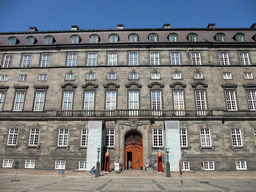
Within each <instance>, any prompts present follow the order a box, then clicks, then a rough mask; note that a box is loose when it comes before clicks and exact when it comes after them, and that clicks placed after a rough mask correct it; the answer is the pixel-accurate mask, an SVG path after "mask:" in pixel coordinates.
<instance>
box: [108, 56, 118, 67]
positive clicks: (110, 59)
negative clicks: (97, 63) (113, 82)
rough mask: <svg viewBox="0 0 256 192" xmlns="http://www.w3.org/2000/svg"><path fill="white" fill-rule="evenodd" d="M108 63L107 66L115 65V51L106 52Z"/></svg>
mask: <svg viewBox="0 0 256 192" xmlns="http://www.w3.org/2000/svg"><path fill="white" fill-rule="evenodd" d="M108 65H109V66H116V65H117V54H116V53H109V54H108Z"/></svg>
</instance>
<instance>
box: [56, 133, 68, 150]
mask: <svg viewBox="0 0 256 192" xmlns="http://www.w3.org/2000/svg"><path fill="white" fill-rule="evenodd" d="M58 146H60V147H62V146H68V129H59V138H58Z"/></svg>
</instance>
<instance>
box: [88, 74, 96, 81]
mask: <svg viewBox="0 0 256 192" xmlns="http://www.w3.org/2000/svg"><path fill="white" fill-rule="evenodd" d="M86 79H87V80H94V79H95V74H94V73H88V74H86Z"/></svg>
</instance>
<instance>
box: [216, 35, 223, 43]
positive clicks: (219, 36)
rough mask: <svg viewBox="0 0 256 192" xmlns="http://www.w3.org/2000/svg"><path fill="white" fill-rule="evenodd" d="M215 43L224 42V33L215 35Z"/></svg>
mask: <svg viewBox="0 0 256 192" xmlns="http://www.w3.org/2000/svg"><path fill="white" fill-rule="evenodd" d="M216 41H217V42H225V34H224V33H217V34H216Z"/></svg>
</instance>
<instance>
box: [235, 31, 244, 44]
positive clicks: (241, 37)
mask: <svg viewBox="0 0 256 192" xmlns="http://www.w3.org/2000/svg"><path fill="white" fill-rule="evenodd" d="M235 40H236V42H245V35H244V34H243V33H237V34H236V35H235Z"/></svg>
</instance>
